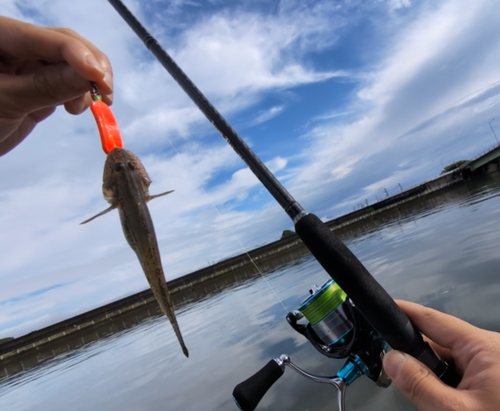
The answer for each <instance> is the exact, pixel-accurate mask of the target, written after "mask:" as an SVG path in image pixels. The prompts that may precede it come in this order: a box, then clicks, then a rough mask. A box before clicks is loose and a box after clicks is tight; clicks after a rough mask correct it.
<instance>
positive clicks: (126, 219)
mask: <svg viewBox="0 0 500 411" xmlns="http://www.w3.org/2000/svg"><path fill="white" fill-rule="evenodd" d="M150 184H151V180H150V179H149V176H148V174H147V172H146V169H145V168H144V166H143V165H142V163H141V161H140V160H139V158H138V157H137V156H136V155H135V154H133V153H132V152H130V151H128V150H125V149H122V148H115V149H113V150H112V151H111V152H110V153H109V154H108V157H107V159H106V163H105V164H104V176H103V186H102V188H103V194H104V198H105V199H106V200H107V201H108V202H109V203H110V204H111V206H110V207H109V208H108V209H107V210H105V211H103V212H102V213H99V214H97V215H96V216H94V217H92V218H91V219H89V220H86V221H85V222H84V223H87V222H89V221H90V220H92V219H94V218H95V217H98V216H100V215H102V214H104V213H106V212H108V211H110V210H112V209H113V208H117V209H118V212H119V214H120V220H121V224H122V228H123V233H124V234H125V238H126V239H127V242H128V243H129V245H130V247H132V249H133V250H134V251H135V253H136V254H137V257H138V258H139V261H140V263H141V266H142V269H143V271H144V274H145V275H146V278H147V280H148V282H149V285H150V286H151V290H152V291H153V294H154V296H155V297H156V300H157V301H158V303H159V304H160V307H161V308H162V310H163V312H164V313H165V314H166V316H167V317H168V319H169V320H170V323H171V324H172V327H173V329H174V332H175V335H176V336H177V339H178V340H179V343H180V345H181V347H182V351H183V353H184V354H185V355H186V357H187V356H188V350H187V348H186V345H185V344H184V340H183V338H182V334H181V331H180V329H179V325H178V324H177V319H176V317H175V313H174V310H173V307H172V300H171V298H170V293H169V291H168V287H167V283H166V281H165V275H164V273H163V268H162V263H161V258H160V252H159V249H158V241H157V240H156V234H155V230H154V226H153V221H152V219H151V215H150V213H149V210H148V207H147V204H146V203H147V202H148V201H149V200H151V199H152V198H155V197H158V196H162V195H166V194H168V193H171V191H168V192H165V193H162V194H159V195H156V196H150V195H149V185H150Z"/></svg>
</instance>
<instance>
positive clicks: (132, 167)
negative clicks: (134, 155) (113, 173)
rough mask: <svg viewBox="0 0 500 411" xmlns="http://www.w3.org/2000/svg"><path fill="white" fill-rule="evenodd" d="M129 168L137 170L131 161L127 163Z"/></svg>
mask: <svg viewBox="0 0 500 411" xmlns="http://www.w3.org/2000/svg"><path fill="white" fill-rule="evenodd" d="M127 167H128V168H129V169H130V170H135V166H134V163H132V161H129V162H128V163H127Z"/></svg>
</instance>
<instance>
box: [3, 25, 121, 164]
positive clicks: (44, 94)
mask: <svg viewBox="0 0 500 411" xmlns="http://www.w3.org/2000/svg"><path fill="white" fill-rule="evenodd" d="M0 39H2V41H1V42H0V156H1V155H3V154H5V153H7V152H8V151H10V150H12V149H13V148H14V147H15V146H17V145H18V144H19V143H20V142H21V141H23V140H24V138H25V137H26V136H27V135H28V134H29V133H30V132H31V131H32V130H33V128H34V127H35V126H36V124H37V123H39V122H40V121H42V120H44V119H45V118H47V117H48V116H49V115H51V114H52V113H53V112H54V110H55V109H56V107H57V106H58V105H60V104H64V107H65V108H66V111H67V112H69V113H71V114H80V113H81V112H83V111H84V110H85V109H87V107H88V106H89V105H90V103H91V101H92V100H91V97H90V94H89V90H90V82H95V83H96V84H97V87H98V89H99V92H100V93H101V94H102V96H103V100H104V101H105V102H106V103H108V104H111V101H112V94H111V93H112V91H113V89H112V87H113V86H112V82H113V80H112V77H113V76H112V71H111V65H110V63H109V60H108V58H107V57H106V56H105V55H104V54H103V53H102V52H101V51H99V50H98V49H97V48H96V47H95V46H94V45H93V44H92V43H90V42H89V41H87V40H85V39H84V38H83V37H81V36H80V35H78V34H77V33H75V32H74V31H72V30H69V29H63V28H44V27H37V26H34V25H32V24H28V23H23V22H21V21H17V20H13V19H10V18H7V17H2V16H0Z"/></svg>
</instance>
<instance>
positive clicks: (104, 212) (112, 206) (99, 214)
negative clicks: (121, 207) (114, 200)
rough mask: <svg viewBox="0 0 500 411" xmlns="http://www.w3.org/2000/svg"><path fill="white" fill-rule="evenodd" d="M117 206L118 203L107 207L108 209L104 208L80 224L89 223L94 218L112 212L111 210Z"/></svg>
mask: <svg viewBox="0 0 500 411" xmlns="http://www.w3.org/2000/svg"><path fill="white" fill-rule="evenodd" d="M115 208H116V205H111V206H109V207H108V208H106V210H103V211H101V212H100V213H98V214H96V215H95V216H94V217H90V218H89V219H88V220H85V221H83V222H81V223H80V225H82V224H87V223H88V222H90V221H92V220H93V219H94V218H97V217H100V216H102V215H104V214H106V213H108V212H110V211H111V210H113V209H115Z"/></svg>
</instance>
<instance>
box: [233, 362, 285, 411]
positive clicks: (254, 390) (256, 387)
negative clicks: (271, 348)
mask: <svg viewBox="0 0 500 411" xmlns="http://www.w3.org/2000/svg"><path fill="white" fill-rule="evenodd" d="M283 373H284V371H283V368H281V366H280V365H279V364H278V363H277V362H276V360H270V361H269V362H268V363H267V364H266V365H265V366H264V367H262V368H261V369H260V370H259V371H257V372H256V373H255V374H254V375H252V376H251V377H250V378H248V379H246V380H245V381H243V382H240V383H239V384H238V385H237V386H236V387H234V390H233V399H234V402H235V403H236V405H237V406H238V407H239V408H240V410H242V411H253V410H255V408H256V407H257V405H258V404H259V402H260V400H261V399H262V397H263V396H264V395H265V394H266V392H267V390H269V388H271V386H272V385H273V384H274V383H275V382H276V381H278V379H279V378H280V377H281V376H282V375H283Z"/></svg>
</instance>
